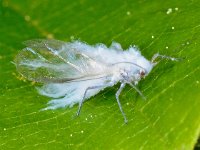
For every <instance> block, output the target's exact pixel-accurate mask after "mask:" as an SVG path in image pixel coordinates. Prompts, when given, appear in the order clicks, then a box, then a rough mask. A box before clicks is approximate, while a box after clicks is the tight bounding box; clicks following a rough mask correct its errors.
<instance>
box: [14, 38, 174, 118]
mask: <svg viewBox="0 0 200 150" xmlns="http://www.w3.org/2000/svg"><path fill="white" fill-rule="evenodd" d="M25 44H26V46H27V47H26V48H24V49H23V50H22V51H21V52H20V53H19V54H18V55H17V57H16V59H15V64H16V67H17V70H18V71H19V72H20V73H21V74H22V75H23V76H25V77H26V78H27V79H29V80H32V81H36V82H41V83H44V85H43V86H42V87H40V88H38V91H39V93H40V94H42V95H45V96H48V97H52V98H54V99H53V100H51V101H50V102H49V103H48V104H49V106H48V107H47V108H45V109H44V110H47V109H56V108H59V107H66V106H70V107H71V106H73V105H74V104H76V103H79V109H78V112H77V115H79V113H80V110H81V106H82V104H83V102H84V101H85V100H86V99H88V98H90V97H91V96H94V95H96V94H97V93H98V92H99V91H101V90H103V89H104V88H106V87H110V86H113V85H115V84H116V83H118V82H120V83H121V86H120V88H119V90H118V91H117V93H116V99H117V102H118V105H119V108H120V111H121V112H122V115H123V117H124V120H125V122H127V119H126V116H125V114H124V112H123V110H122V107H121V104H120V101H119V95H120V93H121V91H122V89H123V88H124V87H125V85H126V84H128V85H130V86H131V87H133V88H134V89H135V90H136V91H137V92H138V93H139V94H140V95H141V96H142V97H144V96H143V95H142V93H141V92H140V91H139V89H137V87H136V86H135V85H136V84H137V83H138V82H139V81H140V80H141V79H142V78H144V77H145V76H147V75H148V74H149V72H150V71H151V70H152V68H153V66H155V65H156V63H155V60H156V58H158V57H161V58H168V59H171V60H175V59H174V58H171V57H167V56H162V55H159V54H155V55H154V56H153V58H152V60H151V61H149V60H147V59H146V58H145V57H143V56H142V55H141V53H140V51H139V50H137V49H136V48H135V47H132V46H131V47H129V49H127V50H125V51H123V49H122V48H121V45H120V44H119V43H115V42H113V43H112V45H111V46H110V47H109V48H108V47H106V46H105V45H104V44H96V45H94V46H91V45H88V44H86V43H83V42H80V41H73V42H68V43H66V42H62V41H57V40H30V41H27V42H25Z"/></svg>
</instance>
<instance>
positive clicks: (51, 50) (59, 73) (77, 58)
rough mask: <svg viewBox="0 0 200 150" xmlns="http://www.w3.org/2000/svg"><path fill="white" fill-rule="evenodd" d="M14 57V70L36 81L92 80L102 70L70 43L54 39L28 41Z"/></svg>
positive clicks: (99, 65) (96, 63) (101, 67)
mask: <svg viewBox="0 0 200 150" xmlns="http://www.w3.org/2000/svg"><path fill="white" fill-rule="evenodd" d="M24 44H25V45H26V46H27V47H26V48H24V49H23V50H22V51H21V52H20V53H19V54H18V55H17V56H16V58H15V60H14V62H15V64H16V67H17V70H18V71H19V72H20V73H21V74H22V75H23V76H25V77H26V78H28V79H29V80H32V81H37V82H65V81H70V80H76V79H79V80H80V79H88V78H90V76H92V77H96V76H98V75H100V74H101V72H102V70H103V66H102V64H99V63H98V62H96V61H95V60H93V59H92V58H90V57H88V56H87V55H85V54H84V53H82V52H81V51H79V49H78V47H75V48H74V47H73V44H70V43H65V42H62V41H58V40H30V41H26V42H24Z"/></svg>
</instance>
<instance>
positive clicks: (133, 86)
mask: <svg viewBox="0 0 200 150" xmlns="http://www.w3.org/2000/svg"><path fill="white" fill-rule="evenodd" d="M128 84H129V85H130V86H131V87H132V88H134V89H135V90H136V91H137V92H138V93H139V94H140V95H141V96H142V98H143V99H145V100H146V97H145V96H144V95H143V94H142V92H141V91H140V90H139V89H138V88H137V87H136V86H135V85H133V84H132V83H130V82H128Z"/></svg>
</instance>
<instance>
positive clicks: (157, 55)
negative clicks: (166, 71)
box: [151, 53, 179, 64]
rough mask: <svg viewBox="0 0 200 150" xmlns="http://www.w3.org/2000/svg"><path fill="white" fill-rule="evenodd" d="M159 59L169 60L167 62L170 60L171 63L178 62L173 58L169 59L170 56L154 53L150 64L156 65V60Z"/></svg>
mask: <svg viewBox="0 0 200 150" xmlns="http://www.w3.org/2000/svg"><path fill="white" fill-rule="evenodd" d="M159 57H160V58H161V59H169V60H172V61H178V60H179V58H174V57H170V56H165V55H160V54H159V53H156V54H154V55H153V57H152V59H151V62H152V63H154V64H156V59H158V58H159Z"/></svg>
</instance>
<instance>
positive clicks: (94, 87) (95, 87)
mask: <svg viewBox="0 0 200 150" xmlns="http://www.w3.org/2000/svg"><path fill="white" fill-rule="evenodd" d="M101 87H105V85H99V86H91V87H88V88H87V89H86V90H85V92H84V95H83V98H82V100H81V101H80V102H79V106H78V111H77V113H76V114H77V116H79V114H80V112H81V108H82V105H83V102H84V100H85V97H86V94H87V92H88V91H89V90H92V89H97V88H101Z"/></svg>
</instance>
